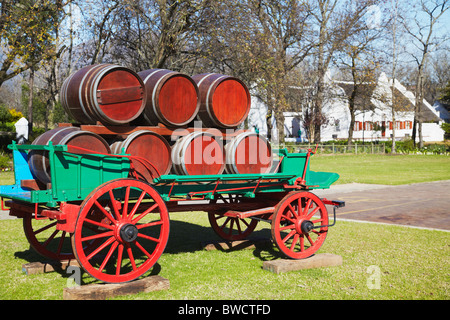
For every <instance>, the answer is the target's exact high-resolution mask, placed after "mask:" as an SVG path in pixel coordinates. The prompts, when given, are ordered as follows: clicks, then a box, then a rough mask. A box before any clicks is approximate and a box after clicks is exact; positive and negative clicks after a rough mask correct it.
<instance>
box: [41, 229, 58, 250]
mask: <svg viewBox="0 0 450 320" xmlns="http://www.w3.org/2000/svg"><path fill="white" fill-rule="evenodd" d="M58 232H59V230H55V231H53V233H52V234H51V235H50V237H48V239H47V240H46V241H45V242H44V243H43V246H44V247H46V246H48V244H49V243H50V242H52V240H53V239H54V238H55V237H56V235H57V234H58Z"/></svg>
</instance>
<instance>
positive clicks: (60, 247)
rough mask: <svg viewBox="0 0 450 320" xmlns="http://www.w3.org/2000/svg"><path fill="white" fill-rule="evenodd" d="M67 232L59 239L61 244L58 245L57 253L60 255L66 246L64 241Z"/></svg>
mask: <svg viewBox="0 0 450 320" xmlns="http://www.w3.org/2000/svg"><path fill="white" fill-rule="evenodd" d="M66 234H67V232H66V231H63V233H62V235H61V239H59V244H58V249H56V253H57V254H60V253H61V250H62V246H63V244H64V240H65V239H66Z"/></svg>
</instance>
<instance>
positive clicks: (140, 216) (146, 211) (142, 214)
mask: <svg viewBox="0 0 450 320" xmlns="http://www.w3.org/2000/svg"><path fill="white" fill-rule="evenodd" d="M157 207H158V204H157V203H155V204H154V205H152V206H151V207H150V208H148V209H147V210H145V211H144V212H142V213H141V214H140V215H139V216H137V217H136V218H135V219H133V220H132V221H131V223H133V224H136V223H138V221H139V220H141V219H142V218H143V217H145V216H146V215H147V214H149V213H150V212H152V211H153V210H155V208H157ZM133 210H134V209H133ZM134 213H135V212H134ZM134 213H133V214H132V215H131V214H130V216H131V218H133V216H134Z"/></svg>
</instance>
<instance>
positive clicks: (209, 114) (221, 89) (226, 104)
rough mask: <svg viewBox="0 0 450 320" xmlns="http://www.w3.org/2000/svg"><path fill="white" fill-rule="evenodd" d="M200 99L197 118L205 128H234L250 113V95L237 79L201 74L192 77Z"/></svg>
mask: <svg viewBox="0 0 450 320" xmlns="http://www.w3.org/2000/svg"><path fill="white" fill-rule="evenodd" d="M192 79H193V80H194V81H195V82H196V83H197V86H198V90H199V97H200V110H199V112H198V117H199V118H200V120H201V121H202V122H203V124H204V125H205V126H206V127H219V128H235V127H237V126H238V125H240V124H241V123H242V122H244V120H245V119H246V118H247V116H248V113H249V111H250V93H249V91H248V88H247V86H246V85H245V84H244V83H243V82H242V81H241V80H239V79H237V78H234V77H231V76H227V75H223V74H218V73H203V74H198V75H195V76H193V77H192Z"/></svg>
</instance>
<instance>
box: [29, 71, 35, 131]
mask: <svg viewBox="0 0 450 320" xmlns="http://www.w3.org/2000/svg"><path fill="white" fill-rule="evenodd" d="M28 86H29V87H30V91H29V93H28V134H29V135H31V133H32V132H33V87H34V67H31V68H30V78H29V80H28Z"/></svg>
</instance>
